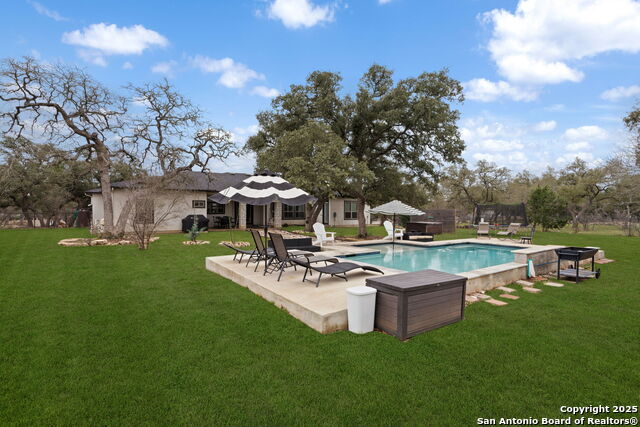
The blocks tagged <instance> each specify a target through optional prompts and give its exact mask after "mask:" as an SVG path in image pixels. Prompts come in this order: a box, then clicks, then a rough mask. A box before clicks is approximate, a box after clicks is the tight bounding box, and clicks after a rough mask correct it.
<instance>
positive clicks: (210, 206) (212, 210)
mask: <svg viewBox="0 0 640 427" xmlns="http://www.w3.org/2000/svg"><path fill="white" fill-rule="evenodd" d="M225 206H226V205H221V204H220V203H216V202H209V203H207V214H209V215H224V208H225Z"/></svg>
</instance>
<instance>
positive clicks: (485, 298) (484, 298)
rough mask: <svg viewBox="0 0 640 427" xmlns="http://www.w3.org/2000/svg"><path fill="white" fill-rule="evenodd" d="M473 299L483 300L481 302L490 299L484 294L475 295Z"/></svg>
mask: <svg viewBox="0 0 640 427" xmlns="http://www.w3.org/2000/svg"><path fill="white" fill-rule="evenodd" d="M474 297H476V298H478V299H483V300H488V299H491V297H490V296H489V295H485V294H475V295H474Z"/></svg>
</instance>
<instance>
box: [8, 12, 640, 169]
mask: <svg viewBox="0 0 640 427" xmlns="http://www.w3.org/2000/svg"><path fill="white" fill-rule="evenodd" d="M3 9H4V12H5V19H4V20H3V21H4V25H3V26H2V27H0V35H1V40H2V41H3V43H2V45H0V57H9V56H13V57H15V56H22V55H33V56H36V57H37V58H40V59H41V60H44V61H49V62H55V61H63V62H65V63H73V64H78V65H80V66H83V67H86V69H87V70H88V71H89V72H90V73H91V74H93V75H94V76H95V77H96V78H97V79H99V80H100V81H102V82H104V83H105V84H107V85H108V86H110V87H112V88H116V89H117V88H119V87H121V86H123V85H125V84H127V83H129V82H132V83H142V82H146V81H153V80H158V79H160V78H162V77H165V76H166V77H167V78H169V79H170V80H171V81H172V82H173V83H174V84H175V85H176V86H177V87H178V89H179V90H180V91H182V92H183V93H185V94H186V95H188V96H189V97H191V98H192V99H193V100H194V102H196V103H197V104H199V105H200V106H202V107H203V108H204V109H205V110H206V112H207V115H208V118H209V119H210V120H212V121H213V122H216V123H218V124H220V125H222V126H223V127H225V128H226V129H228V130H230V131H231V132H233V134H234V137H235V138H236V140H237V141H238V142H239V143H242V141H244V139H246V137H247V136H248V135H250V134H251V133H252V132H255V129H256V120H255V114H256V113H257V112H258V111H260V110H264V109H267V108H269V103H270V97H272V96H274V94H277V93H279V92H280V93H281V92H284V91H286V90H287V88H288V87H289V85H290V84H293V83H302V82H303V81H304V79H305V77H306V76H307V74H308V73H310V72H311V71H313V70H317V69H320V70H330V71H335V72H340V73H341V74H342V76H343V77H344V87H345V91H346V92H350V93H352V92H353V91H354V90H355V87H356V85H357V81H358V78H359V76H361V75H362V73H363V72H365V71H366V69H367V68H368V67H369V66H370V65H371V64H372V63H374V62H375V63H379V64H383V65H386V66H388V67H390V68H391V69H393V70H394V71H395V76H396V77H397V78H403V77H408V76H416V75H418V74H419V73H421V72H423V71H435V70H438V69H441V68H443V67H447V68H449V70H450V73H451V75H452V77H454V78H456V79H458V80H460V81H461V82H463V84H464V86H465V94H466V97H467V100H466V101H465V103H464V104H463V105H462V106H460V110H461V111H462V119H461V121H460V123H459V125H460V128H461V132H462V135H463V137H464V139H465V141H466V142H467V150H466V151H465V154H464V157H465V158H466V159H467V161H468V162H469V163H470V164H473V163H475V162H476V161H477V160H479V159H487V160H490V161H493V162H496V163H497V164H499V165H502V166H507V167H509V168H511V169H514V170H522V169H524V168H528V169H530V170H532V171H534V172H540V171H542V170H543V169H544V168H545V167H546V166H548V165H550V166H553V167H556V168H558V167H562V166H563V165H565V164H566V163H567V162H569V161H571V160H572V159H573V158H575V157H576V156H578V157H581V158H583V159H585V160H587V161H588V162H591V163H597V162H600V161H602V160H605V159H606V158H607V157H608V156H610V155H611V153H612V152H614V151H615V150H616V149H617V147H618V146H620V145H621V144H624V143H625V141H626V140H627V139H628V136H627V135H626V133H625V131H624V128H623V125H622V121H621V118H622V116H624V114H625V113H626V112H627V111H629V110H630V109H631V108H632V107H633V105H634V104H635V103H636V101H637V100H638V99H639V98H640V77H639V76H640V74H639V73H638V71H639V65H640V55H639V52H640V2H638V1H634V0H573V1H569V0H567V1H554V0H520V1H491V0H486V1H478V0H458V1H454V2H451V1H424V0H351V1H349V0H337V1H326V0H246V1H241V0H237V1H222V0H219V1H211V2H205V1H201V2H194V1H182V2H179V3H178V2H160V1H128V2H124V1H109V2H87V1H53V0H41V1H38V2H36V1H22V0H16V1H12V2H8V3H6V4H5V5H4V8H3ZM217 167H218V168H219V170H234V171H251V170H252V169H253V159H251V158H234V159H231V160H229V161H228V162H227V164H220V165H218V166H217Z"/></svg>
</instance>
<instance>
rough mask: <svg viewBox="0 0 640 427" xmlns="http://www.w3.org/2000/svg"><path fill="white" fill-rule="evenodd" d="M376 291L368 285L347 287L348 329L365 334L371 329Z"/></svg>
mask: <svg viewBox="0 0 640 427" xmlns="http://www.w3.org/2000/svg"><path fill="white" fill-rule="evenodd" d="M376 292H377V290H376V289H374V288H370V287H368V286H355V287H353V288H347V317H348V320H349V331H351V332H354V333H356V334H366V333H367V332H371V331H373V319H374V317H375V311H376Z"/></svg>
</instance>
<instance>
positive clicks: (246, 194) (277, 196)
mask: <svg viewBox="0 0 640 427" xmlns="http://www.w3.org/2000/svg"><path fill="white" fill-rule="evenodd" d="M209 200H211V201H213V202H216V203H220V204H227V203H229V202H231V201H233V202H239V203H246V204H248V205H256V206H265V205H269V204H270V203H273V202H281V203H284V204H287V205H303V204H305V203H313V202H315V200H316V198H315V197H313V196H312V195H310V194H309V193H307V192H305V191H304V190H301V189H299V188H297V187H295V186H294V185H293V184H291V183H290V182H289V181H287V180H286V179H284V178H281V177H279V176H277V175H276V174H274V173H272V172H269V171H264V172H262V173H261V174H255V175H251V176H250V177H249V178H246V179H245V180H243V181H242V182H240V183H239V184H236V185H232V186H231V187H227V188H225V189H224V190H222V191H221V192H219V193H217V194H214V195H212V196H210V197H209ZM263 211H264V238H265V247H268V242H267V240H268V234H267V232H268V231H269V224H268V221H267V208H266V206H265V208H264V209H263ZM265 271H266V261H265Z"/></svg>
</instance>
